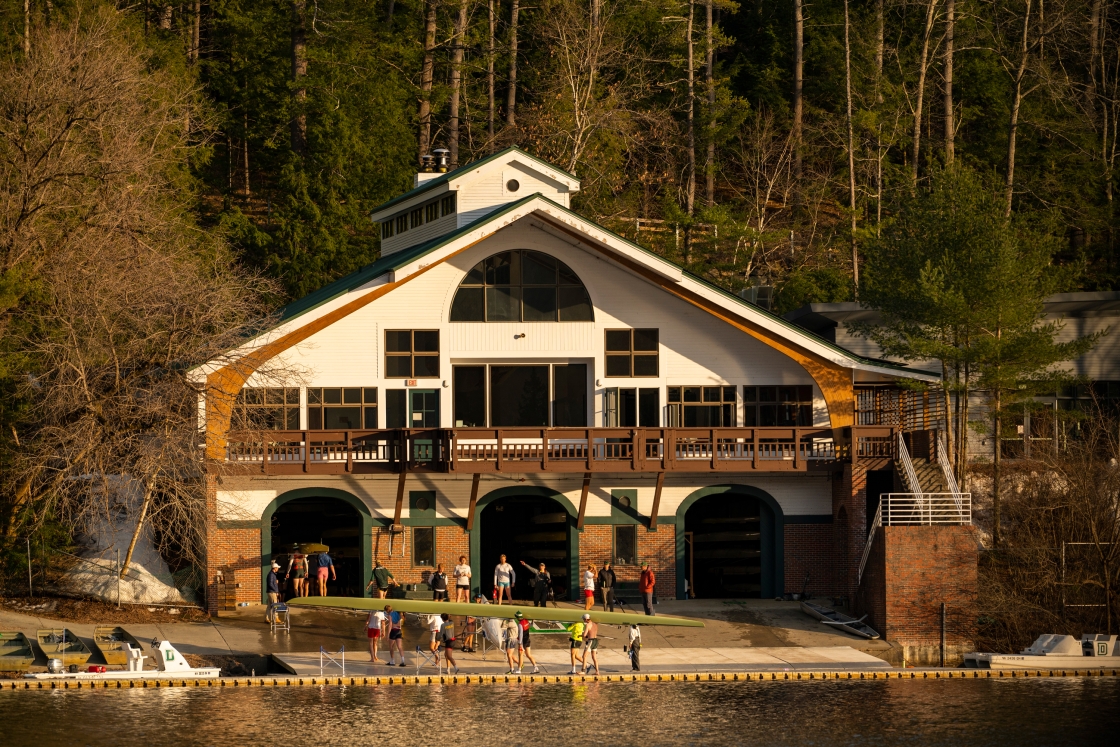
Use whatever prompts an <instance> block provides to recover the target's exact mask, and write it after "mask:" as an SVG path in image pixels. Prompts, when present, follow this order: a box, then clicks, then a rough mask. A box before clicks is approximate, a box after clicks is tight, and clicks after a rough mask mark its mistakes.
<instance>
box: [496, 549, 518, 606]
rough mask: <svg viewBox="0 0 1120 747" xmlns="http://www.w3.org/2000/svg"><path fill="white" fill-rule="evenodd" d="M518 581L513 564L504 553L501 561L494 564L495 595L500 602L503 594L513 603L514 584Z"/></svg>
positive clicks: (499, 602)
mask: <svg viewBox="0 0 1120 747" xmlns="http://www.w3.org/2000/svg"><path fill="white" fill-rule="evenodd" d="M515 583H517V572H516V571H514V570H513V566H512V565H510V564H509V563H507V562H506V556H505V555H502V557H501V562H500V563H498V564H497V565H496V566H494V592H495V594H494V596H495V597H497V600H498V604H501V603H502V594H503V593H504V594H505V595H506V599H508V600H509V603H510V604H513V585H514V584H515Z"/></svg>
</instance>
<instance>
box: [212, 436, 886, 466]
mask: <svg viewBox="0 0 1120 747" xmlns="http://www.w3.org/2000/svg"><path fill="white" fill-rule="evenodd" d="M893 434H894V430H893V429H892V428H884V427H859V426H857V427H854V428H838V429H833V428H449V429H445V428H440V429H428V430H409V429H385V430H363V431H254V432H234V433H231V434H230V436H229V440H228V443H227V446H226V467H227V468H231V469H236V468H238V467H240V468H242V469H244V470H245V471H250V472H263V473H265V474H306V473H313V474H346V473H365V474H369V473H399V472H405V471H408V472H461V473H468V474H480V473H487V472H583V473H588V472H644V473H656V472H755V471H762V472H804V471H809V470H835V469H839V468H841V467H842V465H844V464H846V463H850V462H858V461H872V460H873V461H880V460H892V459H893V458H894V450H895V444H894V441H895V439H894V437H893Z"/></svg>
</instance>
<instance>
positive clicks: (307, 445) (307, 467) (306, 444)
mask: <svg viewBox="0 0 1120 747" xmlns="http://www.w3.org/2000/svg"><path fill="white" fill-rule="evenodd" d="M310 433H311V431H300V434H301V436H302V437H303V471H304V472H310V471H311V438H310Z"/></svg>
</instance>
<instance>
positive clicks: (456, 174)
mask: <svg viewBox="0 0 1120 747" xmlns="http://www.w3.org/2000/svg"><path fill="white" fill-rule="evenodd" d="M511 154H517V155H519V156H524V157H525V158H527V159H529V160H530V161H532V162H534V163H536V164H539V165H540V166H542V167H543V168H545V169H546V170H548V171H550V172H554V173H558V174H562V175H563V176H566V177H568V178H569V179H571V180H573V181H575V182H576V183H577V184H578V182H579V177H578V176H576V175H575V174H573V173H571V172H569V171H565V170H564V169H562V168H560V167H558V166H554V165H552V164H551V163H549V162H548V161H542V160H541V159H539V158H537V157H536V156H534V155H533V154H532V153H526V152H525V151H523V150H522V149H521V148H519V147H517V146H516V145H511V146H510V147H508V148H506V149H504V150H500V151H498V152H497V153H493V154H491V155H489V156H486V157H485V158H480V159H479V160H477V161H471V162H470V163H467V164H464V165H462V166H459V167H458V168H456V169H454V170H452V171H448V172H447V173H446V174H440V175H439V176H437V177H434V178H432V179H429V180H428V181H426V182H424V183H423V184H419V185H417V186H416V187H414V188H413V189H410V190H409V191H407V192H405V193H404V194H403V195H397V196H396V197H394V198H393V199H391V200H389V201H388V202H385V203H382V204H381V205H378V206H377V207H375V208H374V209H373V210H371V211H370V215H371V216H373V215H377V214H378V213H381V212H384V211H386V210H388V209H389V208H392V207H395V206H397V205H399V204H401V203H403V202H407V201H409V200H411V199H412V198H414V197H419V196H420V195H422V194H424V193H425V192H428V191H430V190H433V189H435V188H436V187H439V186H443V185H446V184H449V183H450V182H451V181H452V180H454V179H458V178H460V177H463V176H466V175H467V174H468V173H470V172H472V171H476V170H477V169H479V168H481V167H483V166H486V165H488V164H490V163H493V162H495V161H500V160H502V159H504V158H506V157H507V156H509V155H511Z"/></svg>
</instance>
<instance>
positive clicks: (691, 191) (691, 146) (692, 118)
mask: <svg viewBox="0 0 1120 747" xmlns="http://www.w3.org/2000/svg"><path fill="white" fill-rule="evenodd" d="M695 9H696V3H695V1H694V0H689V2H688V21H687V31H686V32H685V33H686V34H687V35H688V40H687V41H688V57H687V60H686V64H687V65H688V75H687V76H686V79H687V81H688V191H687V193H686V195H685V206H686V207H687V209H688V215H689V217H691V216H692V213H693V211H694V210H695V207H696V74H695V72H696V71H695V67H696V66H695V60H694V58H693V51H694V50H693V40H692V19H693V16H694V15H695ZM687 251H688V247H687V243H686V245H685V252H686V254H687Z"/></svg>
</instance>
